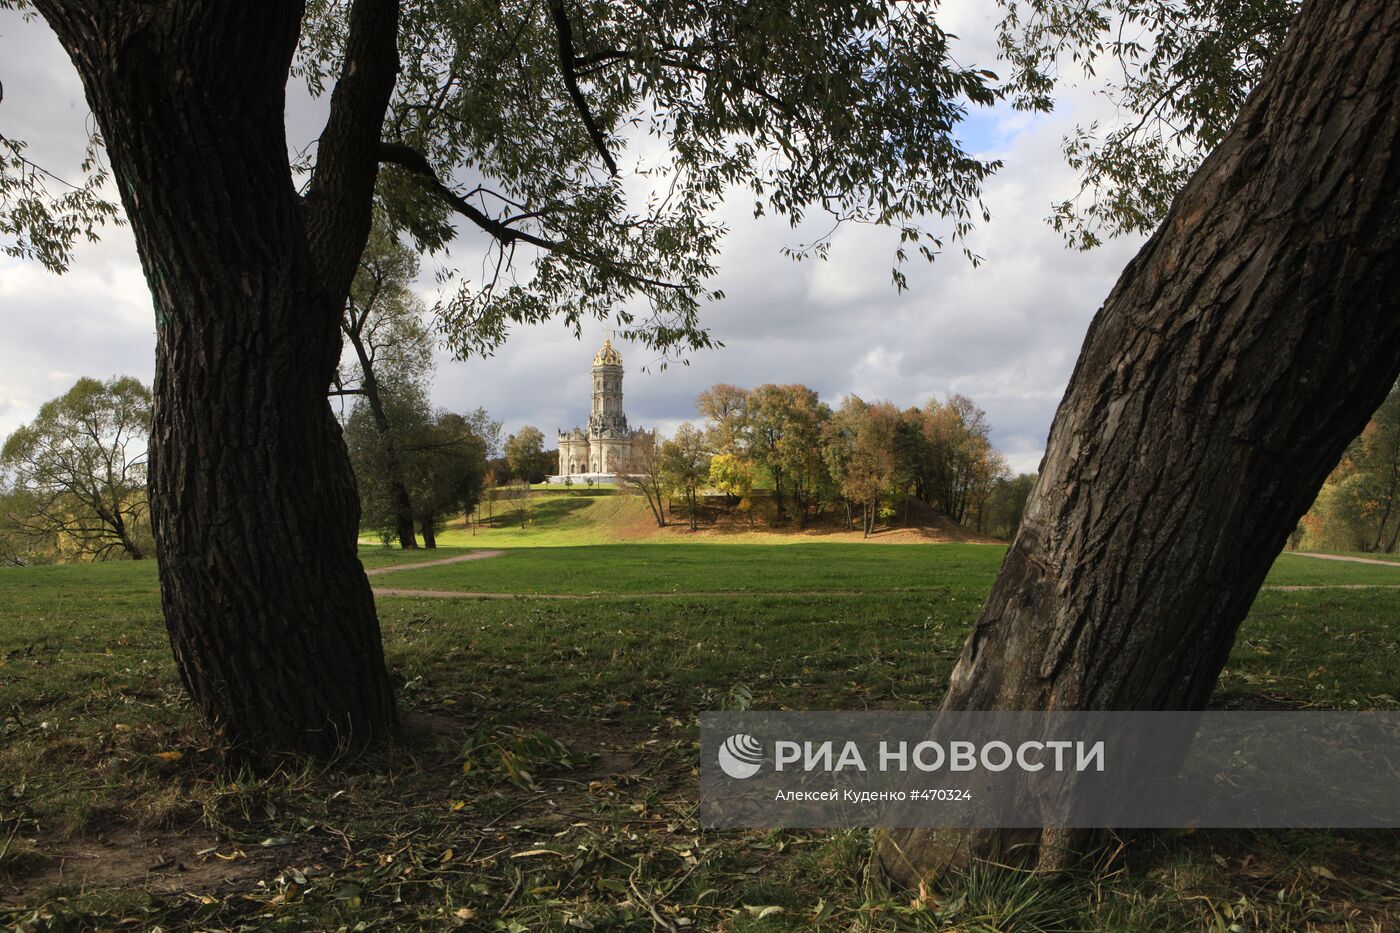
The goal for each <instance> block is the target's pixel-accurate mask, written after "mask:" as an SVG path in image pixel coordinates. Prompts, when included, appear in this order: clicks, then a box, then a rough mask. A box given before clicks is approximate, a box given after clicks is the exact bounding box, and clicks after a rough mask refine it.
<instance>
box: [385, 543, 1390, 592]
mask: <svg viewBox="0 0 1400 933" xmlns="http://www.w3.org/2000/svg"><path fill="white" fill-rule="evenodd" d="M1004 550H1005V549H1004V548H1003V547H1002V546H1000V545H988V544H934V545H929V544H889V545H883V546H880V547H871V546H869V545H866V544H844V543H842V544H810V543H792V544H781V545H755V544H724V543H712V542H711V543H706V544H705V545H703V546H697V545H695V544H685V543H671V542H665V543H653V544H609V545H587V546H580V547H569V548H561V547H538V548H532V547H518V546H517V547H513V548H507V549H506V551H507V553H506V554H504V555H503V556H501V557H494V558H491V559H490V560H483V561H472V562H469V563H459V564H447V565H443V566H438V567H424V568H423V569H421V570H405V571H396V572H395V573H393V574H392V575H386V576H382V577H376V579H375V583H376V584H379V585H383V586H393V587H399V588H404V589H423V590H459V591H468V592H490V593H572V594H592V593H604V594H606V593H616V594H627V593H666V592H672V593H733V592H774V591H782V592H861V593H867V594H870V593H886V594H889V593H895V592H900V591H913V592H926V591H936V590H937V591H946V592H954V591H957V592H958V593H959V594H962V595H965V596H966V595H971V596H975V598H976V599H978V600H980V599H981V597H982V595H983V594H985V592H986V589H987V587H988V586H989V585H990V581H991V579H992V578H993V577H994V576H995V575H996V571H997V568H998V567H999V566H1000V565H1001V558H1002V554H1003V553H1004ZM439 551H440V553H441V554H442V556H451V555H453V554H460V553H466V550H465V549H456V548H454V549H439ZM363 553H364V552H363V551H362V554H363ZM389 553H391V554H404V555H412V557H411V558H410V560H423V559H427V556H428V555H429V554H431V553H432V552H428V551H418V552H413V551H407V552H405V551H396V550H395V551H390V552H389ZM373 558H374V559H375V560H380V559H381V556H380V555H378V554H376V555H373ZM382 559H383V560H384V562H385V563H392V562H393V561H392V559H391V558H387V557H385V558H382ZM404 562H405V563H407V562H409V561H404ZM366 566H370V563H369V560H368V559H366ZM1266 583H1267V585H1269V586H1338V585H1342V586H1357V585H1365V586H1387V585H1389V586H1396V587H1400V567H1396V568H1391V567H1381V566H1376V565H1374V564H1355V563H1346V562H1343V561H1326V560H1318V559H1316V558H1312V557H1300V556H1298V555H1296V554H1282V555H1280V556H1279V559H1278V561H1277V562H1276V563H1275V565H1274V567H1273V569H1272V570H1271V571H1270V573H1269V576H1268V578H1267V581H1266Z"/></svg>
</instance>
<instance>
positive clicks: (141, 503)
mask: <svg viewBox="0 0 1400 933" xmlns="http://www.w3.org/2000/svg"><path fill="white" fill-rule="evenodd" d="M150 423H151V390H150V389H148V388H146V386H144V385H142V384H141V382H140V381H139V380H136V379H133V378H131V377H129V376H125V377H120V378H116V377H114V378H112V379H108V380H107V381H106V382H99V381H98V380H96V379H87V378H84V379H79V380H78V381H77V382H76V383H74V385H73V388H71V389H69V390H68V391H67V392H65V393H64V394H63V395H60V396H59V397H58V398H56V399H53V400H51V401H48V402H45V403H44V404H43V406H41V407H40V409H39V414H38V415H37V416H36V417H35V419H34V420H33V421H32V422H30V423H29V424H27V425H24V426H22V427H20V428H19V429H17V430H16V431H15V432H14V433H13V434H11V435H10V436H9V437H8V438H6V439H5V444H4V447H3V448H2V449H0V471H3V473H4V474H5V475H7V476H8V477H9V486H10V489H9V492H8V494H7V495H6V497H5V501H4V509H5V512H4V516H3V518H4V522H5V525H6V529H7V531H6V534H7V536H9V537H11V538H12V541H11V546H10V550H21V551H22V550H23V548H22V547H21V546H20V541H22V540H23V539H29V541H30V542H32V543H33V544H35V545H38V546H39V549H40V550H46V549H48V548H53V549H54V550H56V552H57V553H59V554H63V553H71V554H76V555H77V556H80V557H85V558H88V559H91V560H102V559H105V558H108V557H112V556H122V557H127V558H131V559H134V560H140V559H141V558H143V557H146V556H147V555H148V554H149V553H150V549H151V545H150V544H149V537H150V531H149V524H148V522H149V519H148V510H147V505H146V447H147V439H148V432H149V430H150ZM16 559H18V558H16Z"/></svg>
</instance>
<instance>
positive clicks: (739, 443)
mask: <svg viewBox="0 0 1400 933" xmlns="http://www.w3.org/2000/svg"><path fill="white" fill-rule="evenodd" d="M695 410H696V412H697V413H699V415H700V417H702V418H704V419H705V440H706V443H708V444H709V445H710V448H711V449H712V450H714V451H715V452H716V453H719V454H726V455H728V456H732V457H742V456H744V455H746V454H747V453H748V447H749V440H748V417H749V390H748V389H741V388H740V387H739V386H736V385H730V384H728V383H725V382H720V383H716V384H715V385H712V386H710V387H709V388H708V389H706V390H705V391H703V392H701V393H700V394H699V395H697V396H696V397H695Z"/></svg>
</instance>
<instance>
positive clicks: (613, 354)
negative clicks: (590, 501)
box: [558, 340, 637, 482]
mask: <svg viewBox="0 0 1400 933" xmlns="http://www.w3.org/2000/svg"><path fill="white" fill-rule="evenodd" d="M592 376H593V409H592V411H590V412H589V415H588V430H587V431H586V432H585V431H584V430H583V429H581V428H574V429H573V430H572V431H568V432H565V431H560V432H559V477H558V478H559V479H561V480H562V479H563V478H564V477H568V476H579V475H588V474H594V475H599V476H604V477H607V476H610V475H616V474H618V473H621V472H624V471H626V470H627V469H628V461H630V460H631V458H632V440H633V438H634V436H635V435H636V433H637V432H635V431H633V430H632V429H631V427H630V426H629V425H628V424H627V415H626V414H624V413H623V411H622V354H621V353H618V352H617V350H616V348H614V347H613V345H612V340H604V341H603V345H602V346H601V347H599V348H598V352H597V353H595V354H593V373H592ZM610 481H611V480H608V479H604V482H610Z"/></svg>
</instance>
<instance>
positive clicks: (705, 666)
mask: <svg viewBox="0 0 1400 933" xmlns="http://www.w3.org/2000/svg"><path fill="white" fill-rule="evenodd" d="M833 549H834V550H833ZM454 553H463V551H451V550H448V549H439V551H438V553H436V554H433V553H432V552H418V553H412V552H410V553H409V554H407V555H405V554H404V553H403V552H400V551H397V550H395V549H383V550H381V549H365V552H364V555H365V557H364V559H365V562H366V564H367V565H371V564H374V565H377V566H385V565H388V564H392V563H399V562H407V561H406V560H405V558H407V560H423V559H431V558H434V557H444V556H451V555H452V554H454ZM999 560H1000V549H999V548H994V547H987V546H975V545H939V546H932V547H930V546H921V547H908V548H904V547H900V546H894V545H891V546H885V547H868V546H860V545H855V546H850V547H847V546H844V545H805V544H803V545H790V546H782V547H775V548H765V547H744V546H730V545H712V546H710V547H706V548H696V547H693V546H690V545H677V546H674V547H666V546H661V545H655V546H630V547H629V546H614V547H589V548H578V549H557V548H556V549H540V550H538V551H534V550H531V551H518V552H512V553H511V554H509V555H507V556H504V557H498V558H492V559H489V560H484V561H476V562H470V563H464V564H456V565H449V566H445V567H441V568H424V569H421V570H408V571H401V572H396V573H393V574H389V575H385V576H381V577H376V578H375V583H376V585H389V584H390V581H392V585H395V586H398V585H403V586H410V585H412V586H426V585H427V584H426V582H425V581H431V582H432V583H433V584H434V586H437V585H441V586H445V587H446V586H451V587H461V588H474V589H498V588H499V589H509V590H516V591H520V592H525V591H528V590H531V589H533V590H535V591H560V592H594V591H601V592H602V593H603V596H602V597H601V598H598V599H596V600H592V601H587V602H550V601H544V600H531V599H521V600H518V601H505V602H499V601H498V602H490V601H478V600H429V599H401V598H386V599H381V600H380V616H381V620H382V623H383V628H384V639H385V645H386V650H387V653H388V659H389V663H390V665H391V667H392V669H393V672H394V676H395V678H396V680H397V682H398V683H399V684H400V695H401V701H402V702H401V706H402V709H403V712H404V722H405V730H404V734H403V736H402V738H401V740H400V741H399V742H398V744H397V745H396V746H395V747H394V748H392V749H390V750H388V751H385V752H384V753H382V754H381V755H379V756H378V757H377V758H375V759H374V760H373V761H370V762H368V763H365V764H362V765H358V766H356V767H355V768H353V769H326V770H318V769H313V768H300V769H295V768H293V769H288V770H286V771H283V772H279V773H277V774H274V775H251V774H246V773H244V774H235V773H228V772H226V771H224V770H222V769H221V767H220V766H219V765H218V763H217V762H216V760H215V759H214V756H213V754H212V752H211V751H210V750H209V749H208V748H207V747H206V746H205V743H204V740H203V736H202V734H201V732H200V730H199V729H198V728H197V727H196V725H195V724H194V722H193V721H192V719H191V717H190V715H189V711H188V710H187V708H186V707H185V704H184V702H183V699H182V694H181V689H180V686H179V683H178V680H177V678H176V676H175V673H174V669H173V665H172V663H171V661H170V658H169V647H168V644H167V642H166V639H165V635H164V631H163V628H162V625H161V622H160V618H159V600H158V595H157V590H156V580H155V572H154V566H153V565H152V564H150V563H145V564H131V563H119V564H115V563H114V564H105V565H96V566H69V567H48V568H33V569H26V570H0V606H3V607H4V608H3V616H0V904H3V905H5V906H0V927H4V926H7V925H16V926H18V925H23V924H26V923H28V924H30V926H31V928H33V929H78V928H91V927H106V928H130V929H150V928H152V927H155V926H160V927H161V928H162V929H165V930H184V929H189V930H194V929H338V928H344V929H371V928H378V929H390V928H411V929H451V928H454V927H456V928H462V929H472V930H477V929H479V930H519V931H524V930H560V931H564V930H573V929H599V930H602V929H635V930H651V929H654V928H655V927H657V926H658V925H659V924H658V922H657V920H656V918H657V917H659V918H661V920H663V921H664V922H665V923H666V924H669V925H671V926H672V927H673V928H675V929H678V930H679V929H686V928H689V929H706V930H710V929H723V930H763V931H776V930H784V931H786V930H794V931H796V930H811V929H822V930H849V929H873V930H962V931H974V930H1025V931H1030V930H1077V929H1084V930H1090V929H1094V930H1122V931H1139V930H1181V931H1186V930H1201V929H1210V930H1220V931H1222V933H1224V931H1228V930H1231V929H1240V930H1281V929H1316V930H1338V931H1341V930H1352V929H1355V930H1372V929H1377V930H1379V929H1393V928H1394V927H1395V925H1396V923H1397V922H1400V887H1397V885H1396V883H1395V881H1394V879H1395V878H1396V877H1398V876H1400V834H1396V833H1391V832H1304V831H1290V832H1271V833H1249V832H1238V831H1232V832H1197V833H1186V832H1179V833H1177V832H1173V833H1160V834H1154V835H1151V836H1149V837H1145V838H1139V839H1136V840H1134V841H1133V842H1132V844H1131V846H1130V847H1129V848H1127V849H1126V850H1124V852H1123V853H1120V855H1119V856H1118V858H1117V859H1115V860H1114V861H1113V862H1112V863H1111V865H1107V866H1106V868H1107V870H1105V871H1102V872H1099V873H1090V872H1087V871H1086V872H1085V873H1083V874H1082V875H1079V876H1075V877H1072V878H1070V879H1068V880H1067V881H1064V882H1060V883H1049V882H1044V881H1041V880H1038V879H1034V878H1028V877H1025V876H1016V875H1005V874H1000V875H984V874H973V875H969V876H963V877H961V878H958V879H953V880H952V881H950V882H949V884H948V886H947V888H946V889H941V890H939V891H937V892H932V893H931V894H930V895H929V896H928V897H925V898H914V896H913V895H911V894H910V893H908V892H895V893H893V894H892V893H890V892H886V891H882V890H880V889H879V888H878V887H876V886H874V885H872V884H871V882H870V881H869V879H868V878H867V875H866V873H865V868H864V866H865V859H866V857H867V855H868V852H869V846H868V838H867V835H866V834H865V833H863V832H855V831H847V832H841V833H836V834H832V833H822V832H813V831H783V832H760V831H749V832H723V833H719V832H702V831H700V830H699V829H698V827H697V826H696V823H695V815H694V806H695V781H696V777H695V774H694V766H695V743H696V738H697V734H696V730H695V727H694V716H695V715H696V714H697V713H698V712H700V711H703V710H708V709H715V708H721V707H726V706H733V705H735V704H737V703H742V702H748V703H751V704H752V705H753V706H754V707H756V708H791V709H822V708H828V709H859V708H892V709H893V708H904V709H908V708H918V707H925V706H929V705H932V704H934V703H936V702H937V700H938V698H939V696H940V694H941V693H942V689H943V684H944V683H945V681H946V679H947V676H948V672H949V670H950V668H951V665H952V663H953V660H954V658H955V657H956V654H957V652H958V650H959V648H960V646H961V644H962V641H963V639H964V638H965V636H966V633H967V631H968V628H969V626H970V625H971V623H972V621H973V619H974V618H975V616H976V613H977V608H978V603H979V602H980V599H981V597H982V595H983V594H984V593H985V591H986V588H987V587H988V586H989V585H990V583H991V580H992V578H993V576H994V575H995V572H996V568H997V565H998V562H999ZM707 567H708V569H707ZM531 568H533V570H532V569H531ZM439 571H441V572H444V573H446V572H448V571H451V572H452V573H453V574H457V573H458V572H460V574H461V575H460V576H452V577H450V578H449V577H443V578H441V579H438V578H437V576H436V575H437V574H438V573H439ZM488 574H489V575H490V576H487V575H488ZM1319 574H1320V575H1323V576H1318V575H1319ZM1385 574H1390V575H1391V576H1390V577H1384V576H1381V575H1385ZM429 575H433V576H429ZM1378 576H1379V577H1380V579H1382V582H1388V581H1390V580H1392V579H1394V578H1396V577H1400V569H1397V570H1394V571H1392V570H1391V569H1390V568H1386V567H1371V566H1366V565H1358V564H1343V563H1331V562H1326V561H1318V560H1313V559H1308V558H1301V557H1293V556H1291V555H1285V557H1284V558H1283V559H1281V560H1280V562H1279V564H1278V566H1276V567H1275V570H1274V572H1273V574H1271V577H1270V582H1271V583H1279V584H1282V585H1311V586H1316V585H1324V586H1337V585H1347V584H1356V583H1363V584H1365V583H1369V582H1373V581H1375V580H1376V579H1378ZM484 581H485V582H484ZM1319 581H1320V584H1319ZM1395 582H1400V580H1395ZM865 586H870V587H873V588H877V589H883V590H887V591H896V592H887V593H886V594H885V595H874V596H872V595H863V596H847V595H840V594H839V593H837V592H831V591H841V590H844V589H847V588H853V587H856V588H860V587H865ZM665 589H684V590H687V591H689V590H691V589H711V590H745V589H746V590H749V591H751V592H755V593H759V592H762V593H766V592H769V591H777V590H785V589H802V590H826V591H828V592H825V593H815V594H812V595H802V596H770V595H749V596H743V597H740V598H731V599H713V598H710V599H706V598H704V597H696V598H685V597H669V598H650V599H636V598H629V596H628V594H629V593H640V592H656V591H660V590H665ZM1397 618H1400V590H1391V589H1335V588H1334V589H1307V590H1277V589H1274V590H1267V591H1265V592H1264V593H1262V594H1261V596H1260V598H1259V600H1258V602H1257V603H1256V605H1255V607H1254V609H1253V611H1252V613H1251V615H1250V618H1249V620H1248V621H1247V622H1246V624H1245V626H1244V628H1243V629H1242V631H1241V634H1240V637H1239V639H1238V641H1237V643H1236V647H1235V650H1234V653H1233V655H1232V657H1231V660H1230V663H1229V666H1228V669H1227V671H1226V673H1225V676H1224V677H1223V678H1222V681H1221V685H1220V688H1219V691H1218V696H1217V703H1219V704H1222V705H1227V706H1228V705H1232V704H1235V703H1240V702H1251V701H1253V700H1257V699H1259V698H1263V699H1266V700H1268V701H1269V702H1271V703H1282V704H1287V705H1292V706H1308V707H1317V708H1329V707H1341V708H1386V709H1393V708H1397V699H1396V698H1397V696H1400V673H1397V672H1400V629H1397V627H1396V625H1395V621H1396V619H1397ZM1232 925H1233V926H1232Z"/></svg>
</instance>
